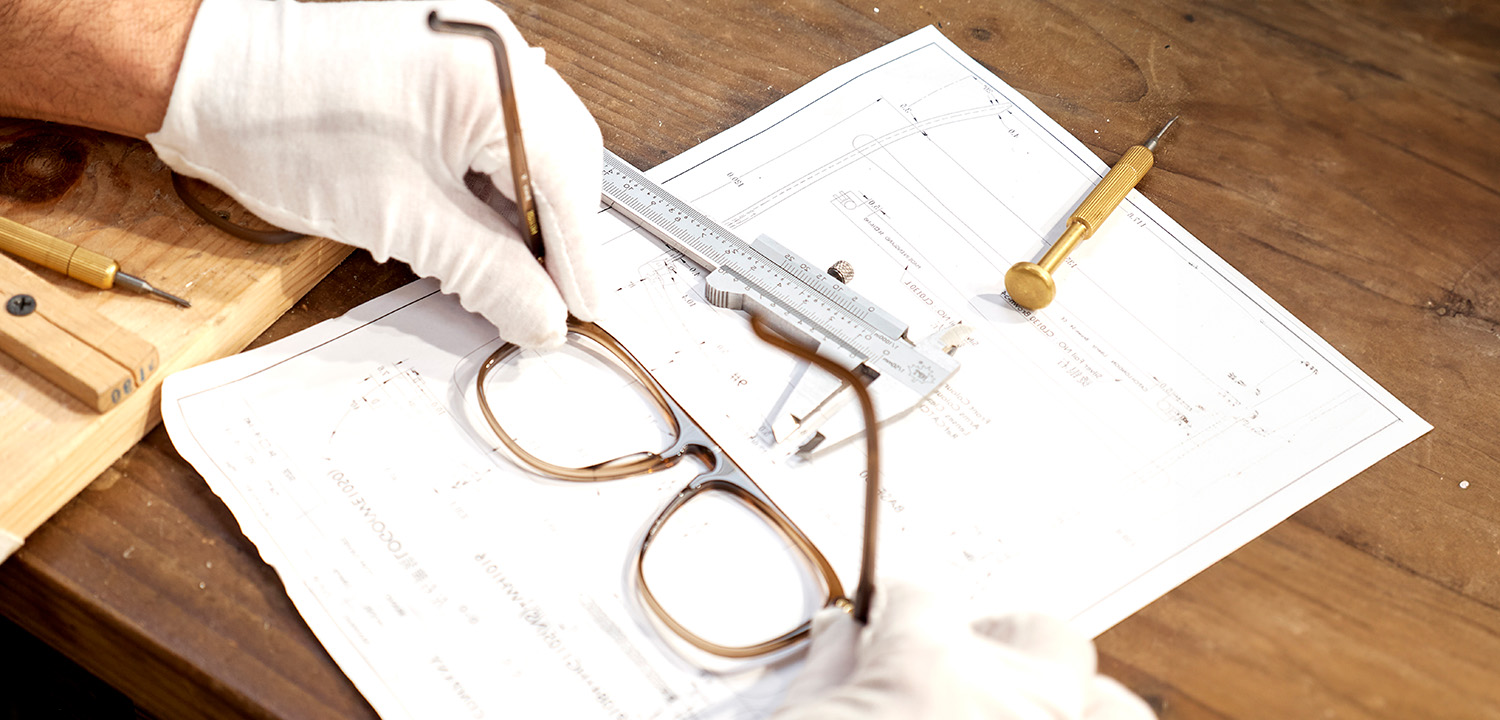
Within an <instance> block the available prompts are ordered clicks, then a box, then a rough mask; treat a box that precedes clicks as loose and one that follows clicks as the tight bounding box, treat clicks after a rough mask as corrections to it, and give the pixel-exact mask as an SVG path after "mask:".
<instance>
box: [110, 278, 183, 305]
mask: <svg viewBox="0 0 1500 720" xmlns="http://www.w3.org/2000/svg"><path fill="white" fill-rule="evenodd" d="M115 284H116V285H123V286H125V287H128V288H130V289H131V290H134V291H136V292H144V293H151V294H152V295H156V296H158V297H163V298H166V299H168V300H171V301H172V302H174V303H177V304H178V305H181V306H183V307H192V306H193V304H192V303H190V302H188V301H186V300H184V299H182V298H180V297H177V296H176V295H173V294H172V293H169V292H167V291H165V290H158V289H156V288H155V287H152V285H151V283H148V282H146V281H145V280H143V279H141V278H138V277H136V276H134V275H131V274H129V273H124V272H120V271H119V270H116V271H115Z"/></svg>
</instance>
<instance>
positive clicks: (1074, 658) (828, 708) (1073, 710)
mask: <svg viewBox="0 0 1500 720" xmlns="http://www.w3.org/2000/svg"><path fill="white" fill-rule="evenodd" d="M1095 662H1096V658H1095V655H1094V646H1093V644H1092V643H1090V642H1089V641H1088V639H1087V638H1085V637H1083V636H1082V635H1080V634H1079V633H1078V632H1076V631H1074V630H1073V629H1071V628H1069V627H1068V626H1067V625H1066V624H1064V623H1063V622H1062V621H1060V620H1056V619H1052V618H1049V617H1046V616H1042V615H1011V616H1005V617H996V618H985V619H982V620H978V621H975V622H973V623H968V622H962V621H959V620H957V619H955V618H954V617H952V616H951V615H944V614H943V613H941V612H939V611H938V610H937V609H936V606H935V604H934V603H933V601H932V599H931V598H930V597H929V596H928V595H926V594H925V593H923V592H921V591H919V590H917V589H916V588H913V587H911V586H909V585H889V586H886V587H882V588H881V589H880V591H878V592H877V593H876V595H875V602H874V607H872V608H871V617H870V624H869V625H868V626H867V627H864V628H861V627H860V626H859V625H858V624H857V623H855V622H854V620H853V619H852V618H851V617H850V616H849V615H847V614H845V613H843V612H841V611H839V610H825V611H823V612H821V613H819V614H818V615H817V617H815V618H814V620H813V630H812V646H811V648H809V650H808V655H807V665H806V666H805V667H804V668H803V670H802V673H801V674H800V675H798V676H797V677H796V678H795V679H794V680H793V681H792V685H791V687H790V688H788V691H787V696H786V699H785V700H784V701H783V705H782V707H781V709H780V710H779V711H777V713H776V715H775V716H774V720H916V719H919V718H940V719H941V720H967V719H970V718H973V719H979V718H984V719H986V720H992V719H998V718H1006V719H1015V720H1021V719H1023V718H1024V719H1028V720H1029V719H1031V718H1037V719H1041V718H1045V719H1046V720H1084V719H1085V718H1086V719H1087V720H1151V719H1152V718H1154V717H1155V716H1154V714H1153V713H1152V712H1151V710H1150V708H1149V707H1147V706H1146V703H1145V702H1143V701H1142V700H1141V699H1140V698H1139V697H1136V696H1135V695H1134V694H1132V693H1131V692H1130V691H1129V690H1127V689H1125V687H1124V686H1122V685H1120V684H1119V683H1117V682H1115V681H1114V680H1111V679H1110V678H1107V677H1104V676H1102V675H1098V674H1096V666H1095Z"/></svg>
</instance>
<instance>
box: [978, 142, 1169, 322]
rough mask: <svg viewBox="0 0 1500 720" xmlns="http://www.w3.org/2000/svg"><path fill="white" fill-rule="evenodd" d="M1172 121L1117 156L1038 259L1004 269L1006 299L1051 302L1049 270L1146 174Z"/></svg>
mask: <svg viewBox="0 0 1500 720" xmlns="http://www.w3.org/2000/svg"><path fill="white" fill-rule="evenodd" d="M1174 122H1177V118H1176V117H1173V118H1172V119H1171V120H1168V121H1167V124H1166V125H1163V126H1162V128H1161V129H1160V130H1157V131H1156V134H1155V135H1153V136H1152V137H1151V139H1150V140H1147V141H1146V142H1144V143H1141V144H1140V145H1136V146H1134V147H1131V148H1130V149H1129V150H1126V151H1125V154H1124V155H1122V156H1120V161H1119V162H1117V163H1115V166H1114V167H1112V168H1110V169H1109V173H1108V174H1106V175H1105V176H1104V179H1103V180H1100V181H1099V184H1098V185H1096V186H1094V190H1093V192H1090V193H1089V195H1088V197H1086V198H1084V199H1083V202H1082V203H1079V205H1078V209H1077V210H1074V211H1073V215H1072V216H1071V217H1069V218H1068V229H1067V230H1064V231H1063V234H1062V236H1061V237H1059V238H1058V239H1057V242H1055V243H1052V247H1051V248H1049V249H1048V250H1047V253H1046V254H1045V255H1043V256H1042V259H1041V260H1040V261H1039V262H1035V263H1029V262H1018V263H1016V264H1015V265H1012V266H1011V268H1010V270H1008V271H1006V273H1005V291H1006V292H1008V293H1010V299H1012V300H1014V301H1016V304H1017V305H1020V306H1021V307H1024V308H1028V309H1031V310H1041V309H1042V308H1044V307H1047V305H1049V304H1051V303H1052V298H1054V297H1056V296H1057V283H1056V282H1054V281H1053V279H1052V273H1053V272H1056V270H1057V266H1058V265H1061V264H1062V261H1063V260H1064V259H1065V258H1067V257H1068V253H1070V252H1073V248H1074V247H1077V246H1078V243H1081V242H1083V241H1084V240H1087V239H1089V237H1090V236H1092V235H1093V234H1094V231H1095V230H1098V229H1099V226H1100V225H1103V224H1104V221H1105V220H1106V219H1107V218H1109V215H1110V213H1112V212H1114V211H1115V208H1116V207H1118V206H1119V204H1120V201H1121V200H1124V199H1125V196H1126V195H1128V194H1130V190H1131V188H1134V187H1135V185H1136V183H1138V182H1140V181H1141V178H1143V177H1145V176H1146V172H1147V171H1148V170H1150V169H1151V166H1152V165H1153V164H1155V163H1156V156H1155V155H1153V154H1152V152H1153V151H1154V150H1156V144H1157V143H1158V142H1160V141H1161V136H1162V135H1163V134H1165V133H1166V132H1167V128H1169V127H1172V123H1174Z"/></svg>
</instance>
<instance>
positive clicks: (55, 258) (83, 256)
mask: <svg viewBox="0 0 1500 720" xmlns="http://www.w3.org/2000/svg"><path fill="white" fill-rule="evenodd" d="M0 249H4V250H5V251H6V252H9V253H11V254H14V255H16V256H18V257H21V258H25V259H27V260H30V261H32V262H34V263H36V264H38V265H41V266H42V267H45V268H48V269H50V270H56V271H57V272H60V273H62V274H64V275H67V276H68V277H70V278H73V279H75V280H81V281H83V282H86V283H88V284H90V285H93V286H94V287H96V288H99V289H101V290H108V289H110V288H111V287H114V283H115V273H116V272H118V271H119V269H120V266H119V264H118V263H116V262H115V261H114V260H111V259H110V258H108V257H106V256H104V255H100V254H99V253H96V252H94V251H93V250H89V249H86V248H81V247H78V246H77V245H74V244H73V243H70V242H68V241H66V240H61V239H58V238H55V237H52V236H51V235H48V234H47V233H44V232H42V231H40V230H35V229H33V228H29V227H26V226H25V225H22V224H20V223H18V222H15V221H13V220H7V219H5V218H0Z"/></svg>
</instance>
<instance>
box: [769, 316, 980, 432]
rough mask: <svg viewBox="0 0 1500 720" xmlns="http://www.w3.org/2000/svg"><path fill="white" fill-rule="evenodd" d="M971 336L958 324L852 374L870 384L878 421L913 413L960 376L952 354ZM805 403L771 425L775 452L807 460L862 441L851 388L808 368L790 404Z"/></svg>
mask: <svg viewBox="0 0 1500 720" xmlns="http://www.w3.org/2000/svg"><path fill="white" fill-rule="evenodd" d="M968 337H969V328H968V327H967V326H965V325H954V326H951V327H949V328H947V329H945V330H943V331H941V332H938V333H934V334H933V335H930V336H928V337H927V338H924V339H923V340H922V341H921V342H918V343H916V344H911V343H909V342H904V341H903V342H902V345H904V346H905V347H906V349H907V352H901V351H897V352H892V353H891V354H890V355H886V356H882V357H879V358H872V359H870V360H866V361H865V362H863V363H860V365H859V366H858V367H857V368H855V369H854V374H855V375H857V376H859V377H861V378H865V379H866V384H865V387H866V388H867V389H868V390H869V391H870V396H871V397H872V399H873V400H874V403H875V418H876V421H877V422H878V423H880V424H882V425H884V424H885V423H887V422H889V421H891V420H894V419H896V418H899V417H901V416H903V415H905V414H906V413H908V412H911V411H912V410H913V409H915V408H916V407H917V406H918V405H920V404H921V403H922V401H924V400H926V399H927V398H928V397H929V396H931V395H932V393H934V392H936V391H937V389H938V388H940V387H942V386H943V383H946V382H948V379H949V378H951V377H953V374H954V373H956V372H958V367H959V363H958V361H957V360H956V359H954V357H953V353H954V351H955V350H956V349H957V348H958V346H959V345H961V344H963V342H964V341H965V340H966V339H968ZM808 397H811V398H818V399H816V400H813V401H811V402H810V403H808V402H806V401H804V402H803V403H802V404H801V405H800V406H798V409H787V410H784V411H783V412H781V413H780V414H779V415H778V417H777V418H776V420H775V421H774V422H773V423H772V425H771V433H772V435H773V436H774V437H775V447H777V448H778V449H781V450H782V451H783V452H785V453H786V454H790V455H796V456H799V457H807V456H809V455H811V454H812V453H813V452H814V451H815V450H817V449H819V448H824V449H831V448H834V447H837V446H838V445H840V444H842V443H844V442H846V441H848V440H850V439H852V438H855V437H858V436H859V435H861V434H862V433H863V432H864V422H863V418H862V417H861V413H860V411H859V408H858V403H857V402H856V400H855V394H854V391H853V390H852V389H850V388H849V386H848V384H847V383H843V382H839V381H838V380H836V379H834V378H833V377H832V376H830V375H828V374H827V373H823V372H819V371H817V370H816V369H815V368H809V369H808V372H807V373H805V374H804V375H802V377H801V379H799V380H798V382H797V386H796V387H795V388H794V391H793V393H792V398H793V400H792V402H793V403H796V402H797V399H798V398H808Z"/></svg>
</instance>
